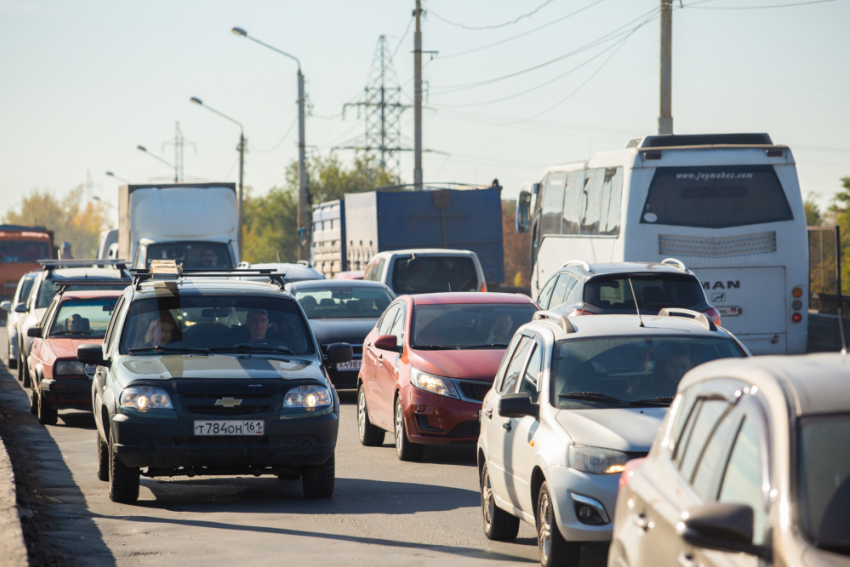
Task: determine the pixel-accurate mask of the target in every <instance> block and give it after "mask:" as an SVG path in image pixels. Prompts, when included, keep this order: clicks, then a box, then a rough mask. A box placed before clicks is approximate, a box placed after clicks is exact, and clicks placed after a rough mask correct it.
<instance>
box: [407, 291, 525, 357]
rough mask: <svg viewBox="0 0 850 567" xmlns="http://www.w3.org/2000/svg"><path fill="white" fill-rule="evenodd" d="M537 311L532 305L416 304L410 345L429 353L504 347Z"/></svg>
mask: <svg viewBox="0 0 850 567" xmlns="http://www.w3.org/2000/svg"><path fill="white" fill-rule="evenodd" d="M536 312H537V307H536V306H535V305H534V304H533V303H531V302H528V303H519V304H509V303H491V304H487V303H469V304H465V303H455V304H444V305H417V306H416V307H415V308H414V311H413V320H412V323H411V346H412V347H413V348H423V349H428V350H443V349H445V350H455V349H458V348H463V349H467V350H473V349H501V348H505V347H506V346H507V345H508V344H509V343H510V341H511V339H512V338H513V336H514V334H515V333H516V331H517V329H519V328H520V327H521V326H522V325H525V324H526V323H528V322H529V321H531V318H532V317H533V316H534V313H536Z"/></svg>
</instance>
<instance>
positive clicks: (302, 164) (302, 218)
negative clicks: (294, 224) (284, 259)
mask: <svg viewBox="0 0 850 567" xmlns="http://www.w3.org/2000/svg"><path fill="white" fill-rule="evenodd" d="M230 31H231V32H233V33H234V34H235V35H238V36H242V37H244V38H247V39H250V40H251V41H253V42H254V43H259V44H260V45H262V46H263V47H267V48H269V49H271V50H272V51H274V52H276V53H279V54H281V55H283V56H285V57H288V58H290V59H292V60H293V61H295V62H296V63H297V64H298V236H299V239H298V241H299V246H298V259H299V260H307V261H309V260H310V249H311V247H312V243H313V219H312V214H311V213H312V211H311V210H310V193H309V191H308V189H307V163H306V151H305V148H306V143H305V141H304V137H305V136H304V102H305V101H304V75H303V74H302V73H301V61H299V60H298V58H297V57H295V56H294V55H290V54H289V53H287V52H285V51H281V50H280V49H278V48H276V47H272V46H271V45H269V44H267V43H264V42H262V41H260V40H259V39H255V38H253V37H251V36H249V35H248V32H246V31H245V30H243V29H242V28H231V30H230Z"/></svg>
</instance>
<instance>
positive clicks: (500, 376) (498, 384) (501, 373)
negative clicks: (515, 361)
mask: <svg viewBox="0 0 850 567" xmlns="http://www.w3.org/2000/svg"><path fill="white" fill-rule="evenodd" d="M521 338H522V335H514V336H513V338H512V339H511V342H510V343H509V344H508V348H506V349H505V355H504V356H503V357H502V362H500V363H499V370H498V371H497V372H496V380H495V382H494V385H493V389H495V390H496V391H497V392H501V391H502V389H501V388H502V381H503V380H504V378H505V367H506V366H507V365H508V362H510V360H511V358H512V357H513V353H514V349H515V348H516V345H517V343H518V342H519V341H520V339H521Z"/></svg>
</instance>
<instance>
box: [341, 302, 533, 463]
mask: <svg viewBox="0 0 850 567" xmlns="http://www.w3.org/2000/svg"><path fill="white" fill-rule="evenodd" d="M537 310H538V307H537V305H536V304H535V303H534V302H532V301H531V299H529V298H528V297H525V296H522V295H509V294H501V293H435V294H428V295H416V296H402V297H399V298H398V299H397V300H396V301H395V302H393V303H392V304H391V305H390V306H389V307H388V308H387V310H386V311H384V314H383V315H382V316H381V319H380V320H379V321H378V324H377V325H376V326H375V328H374V329H372V331H371V332H370V333H369V335H368V336H367V337H366V340H365V341H364V345H363V365H362V367H361V369H360V374H359V376H358V383H357V424H358V427H359V430H360V442H361V443H362V444H363V445H367V446H377V445H381V444H383V442H384V433H385V432H386V431H390V432H392V433H394V435H395V445H396V453H397V455H398V457H399V459H401V460H403V461H413V460H418V459H420V458H421V457H422V451H423V448H424V445H426V444H434V443H471V442H475V441H477V440H478V432H479V412H480V410H481V401H482V400H483V399H484V396H485V395H487V392H488V391H489V390H490V387H491V386H492V384H493V378H494V377H495V375H496V371H497V369H498V367H499V364H500V363H501V361H502V355H503V354H504V352H505V349H506V348H507V346H508V343H509V342H510V340H511V338H512V337H513V335H514V332H515V331H516V330H517V328H518V327H520V326H521V325H524V324H525V323H528V322H529V321H531V318H532V317H533V316H534V313H535V311H537Z"/></svg>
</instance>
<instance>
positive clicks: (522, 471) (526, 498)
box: [478, 309, 749, 566]
mask: <svg viewBox="0 0 850 567" xmlns="http://www.w3.org/2000/svg"><path fill="white" fill-rule="evenodd" d="M674 315H678V316H674ZM746 356H749V354H748V352H747V350H746V349H745V348H744V347H743V346H742V345H741V343H740V342H739V341H738V340H737V339H736V338H735V337H734V336H732V335H731V334H730V333H728V332H727V331H725V330H723V329H722V328H720V327H716V326H715V325H714V323H713V322H712V321H711V320H710V319H708V318H707V317H706V316H705V315H703V314H702V313H697V312H694V311H687V310H683V309H665V310H662V311H661V313H660V314H659V315H657V316H649V317H643V319H642V320H640V319H639V317H638V316H637V315H599V316H593V317H581V318H574V319H569V318H567V317H562V316H560V315H559V314H556V313H553V312H547V311H541V312H538V313H537V314H536V315H535V318H534V320H533V321H532V322H531V323H529V324H527V325H524V326H523V327H521V328H520V329H519V330H518V331H517V333H516V334H515V335H514V337H513V339H512V340H511V344H510V346H509V347H508V349H507V351H506V352H505V356H504V358H503V359H502V364H501V366H500V368H499V371H498V373H497V374H496V379H495V382H494V384H493V389H491V390H490V392H489V393H488V394H487V397H486V398H485V399H484V403H483V406H482V414H481V420H482V423H481V435H480V437H479V439H478V466H479V472H480V479H481V506H482V514H483V520H484V533H485V535H486V536H487V537H488V538H489V539H492V540H501V541H510V540H513V539H515V538H516V536H517V532H518V530H519V520H520V519H522V520H525V521H526V522H528V523H530V524H531V525H533V526H536V528H537V534H538V538H537V539H538V547H539V550H540V560H541V564H542V565H544V566H549V565H569V566H573V565H577V564H578V560H579V552H580V544H581V543H582V542H586V541H587V542H590V541H609V540H610V539H611V531H612V523H611V522H612V520H613V513H614V506H615V502H616V499H617V482H618V479H619V473H620V472H622V471H623V469H624V467H625V464H626V462H628V461H629V460H630V459H634V458H639V457H644V456H646V454H647V452H648V451H649V447H650V445H651V444H652V441H653V439H654V438H655V435H656V432H657V430H658V428H659V426H660V424H661V422H662V420H663V419H664V416H665V414H666V412H667V408H668V406H669V405H670V402H671V401H672V400H673V396H674V395H675V394H676V388H677V386H678V383H679V380H680V379H681V377H682V375H683V374H684V373H685V372H687V371H688V370H689V369H690V368H692V367H694V366H696V365H698V364H702V363H704V362H708V361H710V360H715V359H719V358H729V357H741V358H743V357H746Z"/></svg>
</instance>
